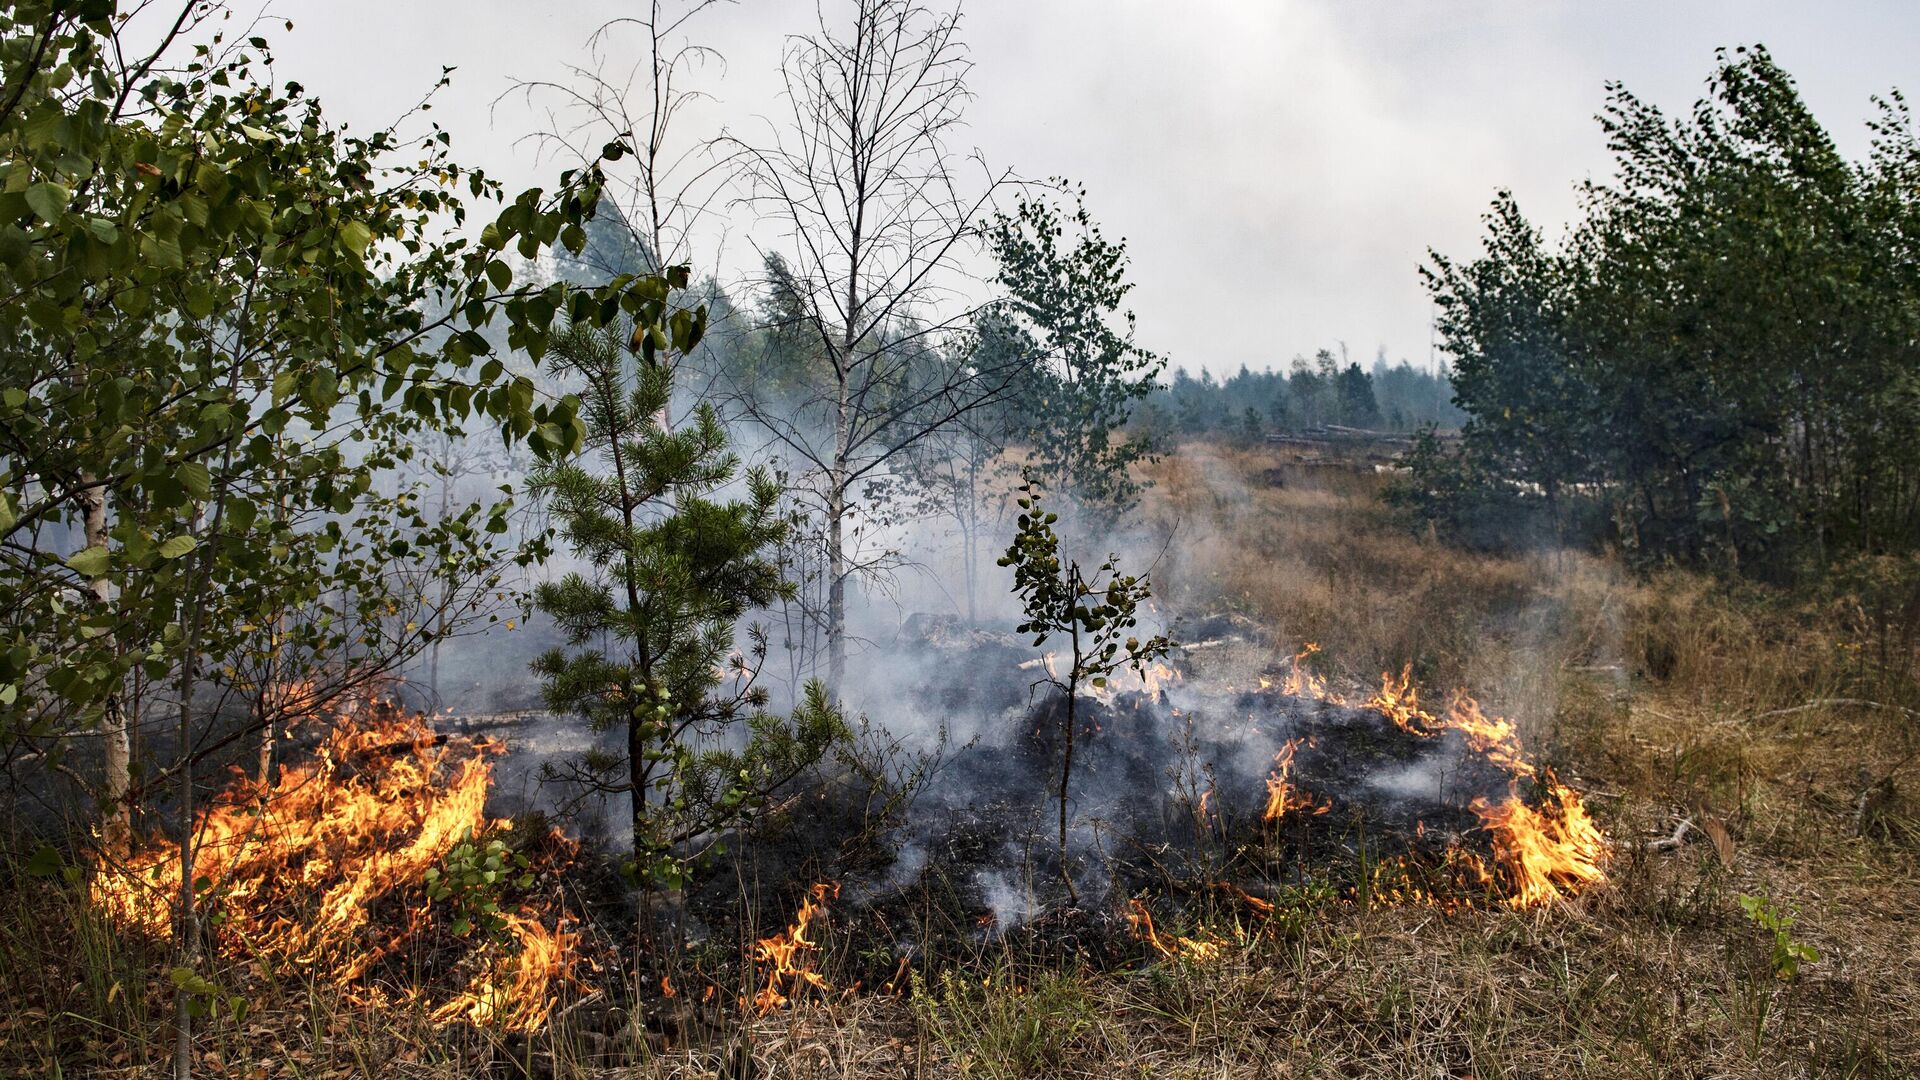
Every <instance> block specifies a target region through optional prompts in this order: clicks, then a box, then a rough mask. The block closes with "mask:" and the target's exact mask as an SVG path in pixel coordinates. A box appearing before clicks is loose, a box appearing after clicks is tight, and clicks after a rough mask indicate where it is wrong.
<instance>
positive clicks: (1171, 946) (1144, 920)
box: [1127, 900, 1226, 961]
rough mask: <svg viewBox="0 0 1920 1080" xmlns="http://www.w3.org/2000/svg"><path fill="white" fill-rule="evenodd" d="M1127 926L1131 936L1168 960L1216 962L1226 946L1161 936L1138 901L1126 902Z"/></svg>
mask: <svg viewBox="0 0 1920 1080" xmlns="http://www.w3.org/2000/svg"><path fill="white" fill-rule="evenodd" d="M1127 925H1128V926H1130V927H1132V928H1133V936H1134V937H1135V938H1136V939H1138V940H1140V941H1144V942H1146V943H1147V944H1149V945H1151V946H1153V948H1154V951H1156V952H1158V953H1159V954H1160V955H1161V956H1164V957H1166V958H1167V959H1169V960H1173V959H1176V958H1179V957H1185V958H1186V959H1189V960H1199V961H1207V960H1218V959H1219V958H1220V955H1221V953H1222V952H1223V951H1224V950H1225V948H1226V944H1225V943H1224V942H1222V941H1219V940H1213V939H1206V940H1203V939H1198V938H1190V937H1181V936H1179V935H1177V934H1175V935H1172V936H1167V935H1163V934H1161V933H1160V932H1158V931H1157V930H1155V929H1154V927H1153V914H1152V913H1151V912H1149V911H1148V910H1147V905H1145V904H1143V903H1141V902H1140V901H1138V900H1128V901H1127Z"/></svg>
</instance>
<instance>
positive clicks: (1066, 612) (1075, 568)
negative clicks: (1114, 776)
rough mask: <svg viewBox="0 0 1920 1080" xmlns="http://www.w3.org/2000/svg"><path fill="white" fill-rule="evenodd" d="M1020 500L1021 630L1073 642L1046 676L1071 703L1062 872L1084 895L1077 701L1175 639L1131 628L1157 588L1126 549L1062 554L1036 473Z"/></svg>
mask: <svg viewBox="0 0 1920 1080" xmlns="http://www.w3.org/2000/svg"><path fill="white" fill-rule="evenodd" d="M1018 505H1019V507H1020V518H1019V531H1018V532H1017V533H1015V534H1014V538H1013V543H1012V544H1010V545H1009V546H1008V547H1007V553H1006V554H1005V555H1002V556H1001V557H1000V565H1001V566H1011V567H1013V594H1014V595H1015V596H1017V597H1019V598H1020V604H1021V607H1022V608H1023V609H1024V611H1025V614H1026V621H1025V622H1023V623H1021V624H1020V625H1019V626H1018V627H1016V628H1015V629H1016V630H1018V632H1020V633H1022V634H1032V635H1033V645H1034V648H1036V649H1037V648H1039V647H1040V646H1042V645H1045V644H1046V643H1047V640H1048V639H1049V638H1065V639H1066V642H1067V646H1068V651H1067V654H1066V656H1065V660H1066V661H1067V666H1066V670H1065V671H1064V672H1061V671H1060V670H1059V669H1057V668H1056V667H1055V666H1054V664H1053V661H1052V654H1048V656H1047V657H1045V658H1044V660H1045V668H1044V670H1045V671H1046V673H1047V677H1046V678H1045V679H1044V680H1042V682H1045V683H1051V684H1052V685H1053V686H1054V688H1055V689H1057V690H1059V691H1060V695H1061V697H1062V699H1063V700H1064V703H1065V708H1064V710H1063V712H1064V713H1065V718H1064V721H1063V723H1062V726H1061V734H1062V736H1063V738H1062V740H1061V746H1062V748H1063V749H1062V753H1061V756H1060V786H1059V790H1058V795H1059V804H1060V877H1061V879H1062V880H1063V881H1064V882H1065V883H1066V886H1067V894H1068V895H1069V896H1072V897H1073V898H1074V899H1075V900H1076V901H1077V900H1078V899H1079V897H1078V894H1077V893H1076V892H1075V889H1074V884H1073V869H1072V866H1071V864H1070V862H1069V860H1068V857H1067V802H1068V798H1067V796H1068V786H1069V784H1070V783H1071V782H1072V779H1073V740H1074V733H1075V730H1076V729H1077V727H1078V720H1077V717H1076V716H1075V702H1076V700H1077V699H1078V697H1079V695H1080V688H1081V686H1083V685H1089V686H1092V687H1093V688H1094V689H1096V690H1101V689H1105V688H1106V685H1107V680H1108V679H1109V678H1110V677H1112V676H1113V675H1114V674H1115V673H1116V672H1118V671H1120V670H1121V669H1122V668H1128V667H1130V668H1133V669H1134V670H1135V671H1137V672H1144V671H1145V670H1146V666H1147V664H1148V663H1150V662H1152V661H1153V660H1154V659H1155V658H1157V657H1162V656H1165V655H1166V654H1167V652H1168V651H1169V650H1171V649H1172V648H1173V640H1172V639H1171V638H1169V637H1167V636H1166V635H1165V634H1156V635H1154V636H1153V637H1150V638H1147V639H1146V640H1145V641H1142V640H1141V639H1140V638H1139V637H1138V636H1137V635H1135V634H1133V633H1132V632H1131V631H1132V630H1133V629H1134V627H1135V626H1136V625H1138V618H1137V616H1136V615H1135V612H1136V611H1137V610H1138V609H1139V607H1140V605H1141V604H1142V603H1145V602H1146V601H1148V600H1150V599H1152V595H1153V594H1152V593H1151V592H1150V591H1149V588H1148V585H1147V581H1146V579H1145V578H1140V577H1135V576H1134V575H1132V574H1127V573H1123V572H1122V571H1121V569H1120V557H1119V556H1117V555H1108V556H1107V561H1106V562H1103V563H1101V564H1100V568H1099V569H1098V570H1095V571H1093V572H1092V573H1087V572H1086V571H1085V570H1082V569H1081V568H1080V564H1079V563H1078V562H1076V561H1074V560H1073V559H1070V558H1067V557H1065V556H1063V555H1062V554H1061V552H1060V536H1059V534H1058V533H1056V532H1054V529H1053V526H1054V523H1055V522H1057V521H1059V520H1060V515H1058V514H1054V513H1050V512H1048V510H1047V508H1046V507H1045V506H1044V505H1043V504H1042V501H1041V497H1040V490H1039V488H1038V487H1037V486H1036V485H1035V482H1034V478H1033V474H1032V473H1031V472H1029V473H1027V474H1026V478H1025V482H1024V483H1022V484H1021V485H1020V497H1019V500H1018ZM1035 685H1036V686H1037V685H1039V684H1038V683H1036V684H1035Z"/></svg>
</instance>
